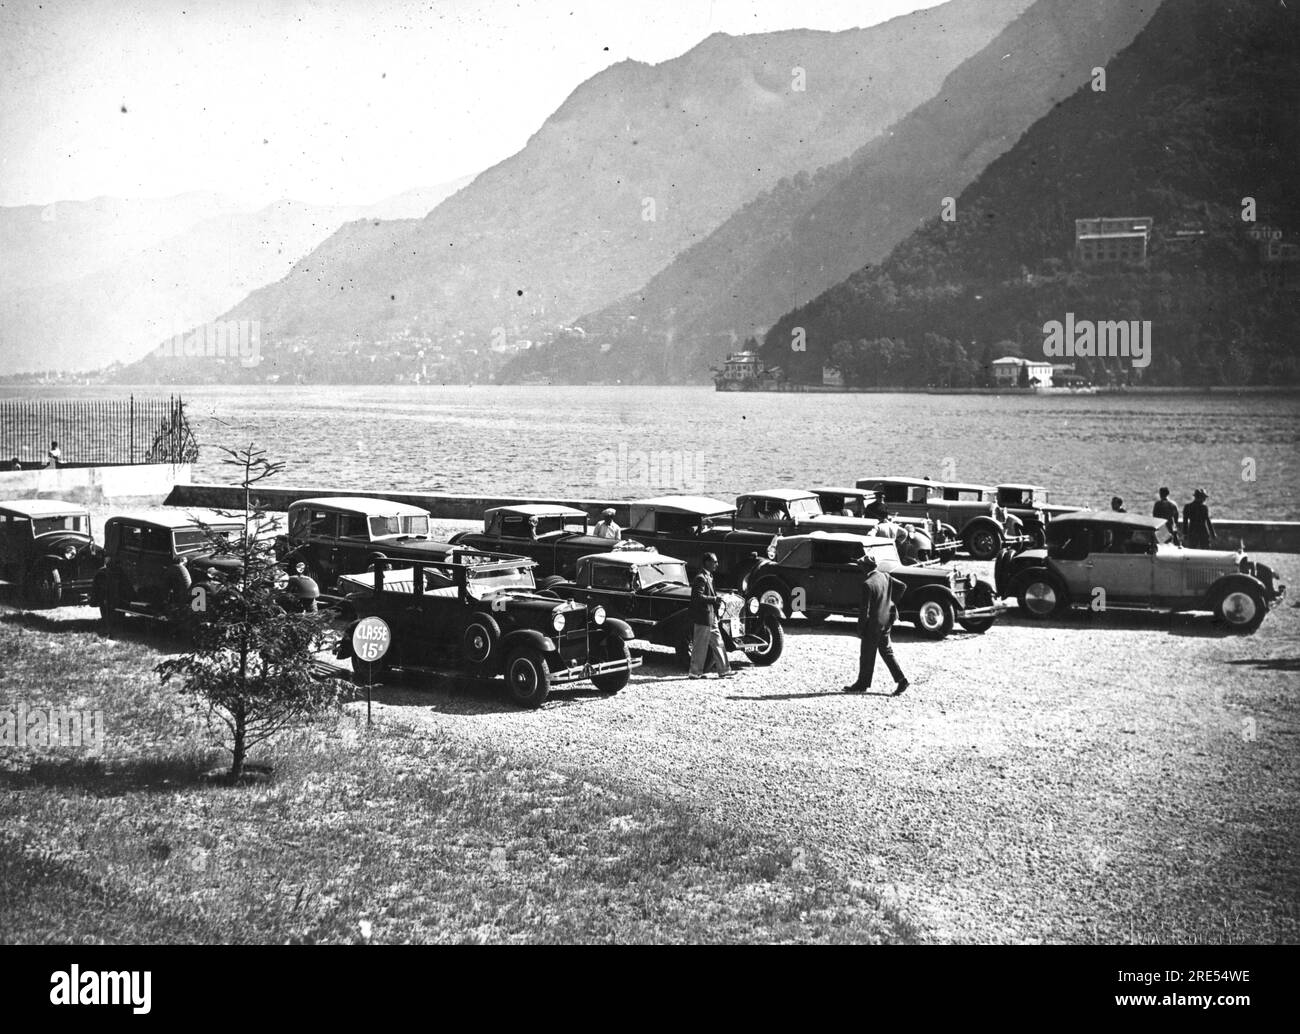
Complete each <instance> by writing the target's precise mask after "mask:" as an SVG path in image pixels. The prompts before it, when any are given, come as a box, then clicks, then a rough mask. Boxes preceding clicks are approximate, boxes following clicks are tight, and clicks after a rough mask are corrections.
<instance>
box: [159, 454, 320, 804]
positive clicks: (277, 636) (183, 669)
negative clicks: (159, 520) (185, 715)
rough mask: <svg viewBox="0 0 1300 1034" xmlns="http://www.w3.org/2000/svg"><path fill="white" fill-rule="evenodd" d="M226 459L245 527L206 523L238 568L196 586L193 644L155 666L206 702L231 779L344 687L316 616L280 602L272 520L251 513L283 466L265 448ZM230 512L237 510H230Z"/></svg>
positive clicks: (215, 542) (280, 583)
mask: <svg viewBox="0 0 1300 1034" xmlns="http://www.w3.org/2000/svg"><path fill="white" fill-rule="evenodd" d="M223 451H225V452H226V453H227V454H228V458H227V459H225V460H223V462H224V463H227V464H231V465H234V466H237V467H239V468H240V471H241V473H242V478H241V480H240V486H241V487H242V488H243V489H244V512H243V514H242V515H239V516H242V517H243V520H244V529H243V533H242V534H241V535H240V536H239V537H238V539H237V541H230V539H229V538H227V537H226V536H223V535H220V534H218V533H217V532H215V531H214V530H213V529H211V528H209V527H208V526H206V525H202V527H203V530H204V531H205V533H207V535H208V537H209V541H210V542H211V544H212V546H213V550H214V552H223V553H226V554H227V555H230V556H234V557H237V558H238V559H239V561H240V564H241V566H240V568H239V570H238V572H237V573H236V574H233V575H232V576H231V577H230V579H229V580H228V581H226V582H224V583H215V584H212V585H209V586H205V587H202V589H201V590H198V591H197V594H196V597H195V602H194V608H195V613H194V614H193V620H192V622H191V626H190V631H191V633H192V641H191V646H192V648H191V650H190V652H188V653H184V654H181V655H179V656H177V657H171V658H168V659H167V660H165V661H163V662H161V663H160V664H158V665H157V666H156V667H155V669H154V670H155V671H156V672H157V673H158V674H159V675H160V676H161V678H162V681H163V682H164V683H166V682H169V681H171V680H172V679H177V680H179V681H180V682H181V684H182V685H181V692H183V693H186V694H189V695H192V696H194V697H196V698H198V700H199V701H200V702H201V703H202V704H203V705H205V706H206V707H207V710H208V719H209V721H210V722H212V721H213V719H216V720H217V721H218V722H219V723H220V724H221V725H223V726H224V727H225V731H226V732H227V733H228V741H227V743H228V749H229V750H230V753H231V765H230V772H229V779H230V781H231V782H237V781H238V780H239V778H240V776H241V775H242V774H243V771H244V762H245V760H246V758H247V756H248V752H249V750H250V749H251V748H252V747H254V746H256V745H257V744H259V743H261V742H263V741H264V740H266V739H268V738H269V737H271V736H274V735H275V734H276V733H277V732H279V731H280V730H282V729H284V728H285V727H287V726H289V725H290V724H292V723H294V722H297V721H301V720H303V719H305V718H307V717H309V716H311V715H314V714H318V713H320V712H323V711H325V710H328V709H330V708H333V707H336V706H337V705H338V703H339V701H340V700H341V698H342V695H343V693H344V692H345V684H344V683H343V682H342V681H341V680H340V679H337V678H334V677H332V676H327V675H322V674H321V671H320V669H319V666H318V663H317V661H316V660H315V653H316V651H317V650H318V649H319V648H320V646H321V641H322V638H323V636H324V633H325V628H324V622H323V621H322V619H321V616H320V615H319V614H315V613H297V612H293V611H292V610H286V608H285V606H284V602H285V593H284V581H285V575H284V571H283V570H282V569H281V568H280V567H279V565H278V564H277V562H276V557H275V544H274V538H275V535H274V532H275V522H274V521H273V520H272V519H271V518H269V517H268V516H267V514H266V512H265V511H263V510H260V509H258V510H255V509H254V508H253V507H252V505H251V503H252V486H253V485H255V484H256V483H258V482H259V481H263V480H265V479H266V478H269V477H273V476H274V475H275V474H278V473H279V472H280V471H281V470H283V469H284V464H283V463H272V462H270V461H269V460H267V458H266V454H265V451H264V450H260V449H255V448H254V447H253V445H251V444H250V445H249V446H248V447H247V448H245V449H238V450H236V449H224V450H223ZM228 516H236V515H235V514H230V515H228Z"/></svg>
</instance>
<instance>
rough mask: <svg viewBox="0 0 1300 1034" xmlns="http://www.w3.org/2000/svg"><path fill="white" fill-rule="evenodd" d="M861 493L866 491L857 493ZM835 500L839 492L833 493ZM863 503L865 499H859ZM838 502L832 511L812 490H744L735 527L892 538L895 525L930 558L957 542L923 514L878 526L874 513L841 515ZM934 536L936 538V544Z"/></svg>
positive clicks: (920, 555)
mask: <svg viewBox="0 0 1300 1034" xmlns="http://www.w3.org/2000/svg"><path fill="white" fill-rule="evenodd" d="M860 495H862V496H865V495H866V493H860ZM834 498H835V499H836V500H843V499H844V497H843V496H839V495H836V496H835V497H834ZM863 505H864V506H865V502H864V503H863ZM843 509H844V506H843V505H841V506H839V507H837V508H836V509H835V510H833V511H827V510H825V509H824V508H823V506H822V502H821V497H820V495H819V494H818V493H817V491H816V490H813V491H807V490H801V489H789V488H774V489H767V490H765V491H762V492H748V493H746V494H745V495H742V496H737V497H736V517H735V525H736V527H737V528H745V529H748V530H750V531H764V532H770V533H771V534H774V535H798V534H800V533H806V532H809V531H842V532H844V533H846V534H849V535H873V536H877V537H879V538H893V537H894V535H895V534H896V532H897V528H898V526H899V525H901V526H903V527H904V528H906V529H907V532H908V534H910V535H914V536H915V537H916V546H915V548H916V552H917V554H918V556H917V559H920V560H933V559H936V558H938V557H940V556H941V555H947V556H952V555H953V554H955V553H956V552H957V547H958V545H959V544H960V543H959V542H958V539H957V536H956V534H955V533H952V531H951V529H947V531H946V532H945V531H943V530H940V528H939V526H938V525H936V524H935V522H934V521H931V520H927V519H926V518H924V517H896V518H892V520H891V522H890V526H887V527H882V526H881V522H880V521H878V520H876V519H875V518H874V517H865V516H862V514H861V512H859V514H858V515H856V516H844V515H843V514H842V513H841V510H843ZM936 537H939V542H938V543H937V544H936V541H935V540H936Z"/></svg>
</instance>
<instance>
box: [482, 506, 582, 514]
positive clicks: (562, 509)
mask: <svg viewBox="0 0 1300 1034" xmlns="http://www.w3.org/2000/svg"><path fill="white" fill-rule="evenodd" d="M488 513H517V514H522V515H523V516H525V517H586V516H587V511H585V510H575V509H574V508H573V507H572V506H552V505H550V504H549V503H520V504H518V505H515V506H494V507H492V509H490V510H487V511H485V515H486V514H488Z"/></svg>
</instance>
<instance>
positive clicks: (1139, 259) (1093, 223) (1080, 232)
mask: <svg viewBox="0 0 1300 1034" xmlns="http://www.w3.org/2000/svg"><path fill="white" fill-rule="evenodd" d="M1154 223H1155V220H1154V219H1152V218H1150V217H1149V216H1132V217H1129V216H1125V217H1123V218H1115V217H1109V216H1101V217H1099V218H1096V219H1076V220H1075V221H1074V257H1075V259H1076V261H1078V263H1079V264H1080V265H1083V266H1092V265H1097V264H1099V263H1103V262H1124V263H1130V264H1139V265H1140V264H1145V263H1146V260H1147V248H1148V246H1149V245H1150V243H1151V227H1152V226H1153V225H1154Z"/></svg>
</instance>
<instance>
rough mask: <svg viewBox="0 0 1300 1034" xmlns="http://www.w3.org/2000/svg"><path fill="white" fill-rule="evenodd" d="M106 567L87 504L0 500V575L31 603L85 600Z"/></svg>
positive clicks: (66, 603)
mask: <svg viewBox="0 0 1300 1034" xmlns="http://www.w3.org/2000/svg"><path fill="white" fill-rule="evenodd" d="M103 566H104V553H103V550H101V549H100V548H99V547H98V546H97V545H95V541H94V539H93V538H92V537H91V534H90V514H89V513H88V512H87V510H86V508H85V507H83V506H78V505H77V504H75V503H64V502H59V501H58V500H56V499H11V500H9V501H7V502H3V503H0V579H3V580H4V581H5V582H6V583H8V585H9V586H10V587H11V589H12V590H13V591H14V592H15V593H16V595H17V598H18V599H19V600H21V601H22V602H23V603H24V604H26V605H27V606H32V607H63V606H69V605H75V604H78V603H84V602H85V601H86V600H87V599H89V596H90V586H91V583H92V582H93V580H94V577H95V572H96V571H98V570H99V569H100V568H101V567H103Z"/></svg>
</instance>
